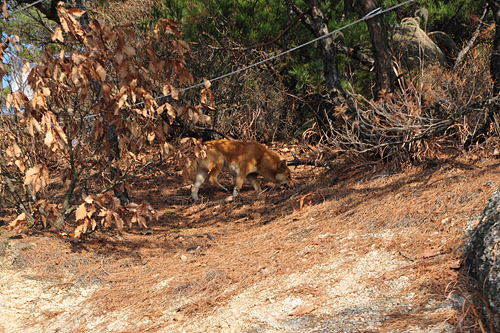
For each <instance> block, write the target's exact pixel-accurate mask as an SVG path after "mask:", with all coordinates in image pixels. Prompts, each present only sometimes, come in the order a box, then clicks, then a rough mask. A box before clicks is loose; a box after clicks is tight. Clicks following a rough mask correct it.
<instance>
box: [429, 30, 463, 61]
mask: <svg viewBox="0 0 500 333" xmlns="http://www.w3.org/2000/svg"><path fill="white" fill-rule="evenodd" d="M427 36H429V38H430V39H431V40H432V41H433V42H434V44H436V45H437V47H439V49H440V50H441V51H442V52H443V53H444V55H445V56H446V62H447V64H448V66H450V67H451V66H453V65H454V64H455V60H456V59H457V56H458V48H457V45H456V44H455V42H454V41H453V39H451V37H450V36H448V35H447V34H445V33H444V32H442V31H433V32H429V33H428V34H427Z"/></svg>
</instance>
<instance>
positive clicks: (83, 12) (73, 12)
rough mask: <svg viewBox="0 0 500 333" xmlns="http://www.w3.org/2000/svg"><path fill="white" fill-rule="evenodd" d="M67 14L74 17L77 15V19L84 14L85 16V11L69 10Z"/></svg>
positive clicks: (78, 9)
mask: <svg viewBox="0 0 500 333" xmlns="http://www.w3.org/2000/svg"><path fill="white" fill-rule="evenodd" d="M67 12H68V13H70V14H72V15H75V16H76V17H81V16H82V15H83V14H85V11H84V10H81V9H80V8H72V9H68V10H67Z"/></svg>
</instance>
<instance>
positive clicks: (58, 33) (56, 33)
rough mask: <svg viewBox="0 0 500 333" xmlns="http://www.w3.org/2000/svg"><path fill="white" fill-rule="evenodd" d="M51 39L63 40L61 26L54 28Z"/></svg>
mask: <svg viewBox="0 0 500 333" xmlns="http://www.w3.org/2000/svg"><path fill="white" fill-rule="evenodd" d="M52 40H58V41H60V42H64V37H63V34H62V30H61V27H57V28H56V30H54V33H53V34H52ZM63 59H64V58H63Z"/></svg>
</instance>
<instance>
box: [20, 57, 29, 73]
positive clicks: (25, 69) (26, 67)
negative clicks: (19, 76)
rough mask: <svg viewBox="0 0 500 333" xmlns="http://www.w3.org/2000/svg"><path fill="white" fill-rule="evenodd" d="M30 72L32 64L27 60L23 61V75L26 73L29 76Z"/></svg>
mask: <svg viewBox="0 0 500 333" xmlns="http://www.w3.org/2000/svg"><path fill="white" fill-rule="evenodd" d="M30 70H31V65H30V63H29V62H27V61H26V60H23V69H22V71H23V73H26V74H27V73H29V72H30Z"/></svg>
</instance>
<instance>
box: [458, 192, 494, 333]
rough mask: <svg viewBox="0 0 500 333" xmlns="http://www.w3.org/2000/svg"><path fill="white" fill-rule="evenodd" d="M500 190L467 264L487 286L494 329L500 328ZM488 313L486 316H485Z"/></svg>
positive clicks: (468, 247)
mask: <svg viewBox="0 0 500 333" xmlns="http://www.w3.org/2000/svg"><path fill="white" fill-rule="evenodd" d="M498 244H500V189H498V190H497V191H496V192H495V193H494V194H493V196H492V197H491V198H490V201H489V202H488V205H487V206H486V208H485V209H484V212H483V215H482V217H481V222H479V224H478V225H477V227H476V228H475V230H474V232H473V233H472V236H471V237H470V239H469V240H468V241H467V244H466V251H465V256H466V261H465V264H466V265H468V266H469V271H470V274H471V275H472V276H473V277H474V278H476V279H477V281H478V284H479V285H480V286H483V285H484V295H485V297H486V301H487V303H488V307H489V311H490V313H491V320H492V323H493V327H500V260H499V259H500V258H498V254H499V253H498ZM485 313H487V312H485Z"/></svg>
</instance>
